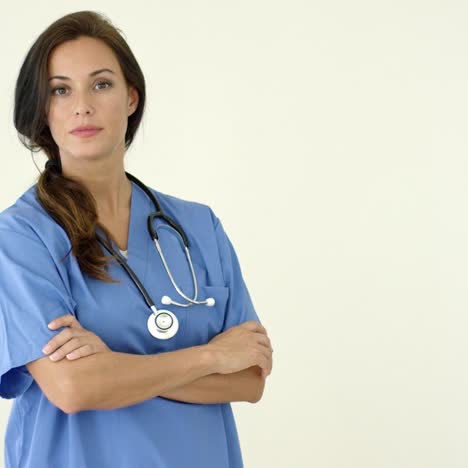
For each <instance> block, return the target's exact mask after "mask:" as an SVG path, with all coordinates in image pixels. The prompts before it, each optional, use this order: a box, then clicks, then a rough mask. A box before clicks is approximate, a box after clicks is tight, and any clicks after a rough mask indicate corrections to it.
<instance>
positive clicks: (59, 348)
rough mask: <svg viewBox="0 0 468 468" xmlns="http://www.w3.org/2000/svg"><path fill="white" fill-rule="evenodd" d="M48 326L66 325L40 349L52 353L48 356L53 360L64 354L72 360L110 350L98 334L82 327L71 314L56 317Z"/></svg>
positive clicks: (54, 327) (52, 327) (58, 326)
mask: <svg viewBox="0 0 468 468" xmlns="http://www.w3.org/2000/svg"><path fill="white" fill-rule="evenodd" d="M48 327H49V329H51V330H55V329H56V328H60V327H66V328H65V329H64V330H62V331H61V332H60V333H58V334H57V335H55V336H54V337H53V338H52V339H51V340H50V341H49V342H48V343H47V344H46V346H44V348H43V349H42V351H43V352H44V353H45V354H50V353H53V354H52V355H51V356H49V357H50V359H51V360H53V361H55V362H56V361H60V360H61V359H63V358H64V357H65V356H66V357H67V359H68V360H73V359H79V358H81V357H85V356H89V355H91V354H95V353H100V352H108V351H112V350H111V349H110V348H109V347H108V346H107V345H106V343H104V341H102V340H101V338H99V336H97V335H96V334H94V333H93V332H90V331H89V330H86V328H83V327H82V326H81V324H80V322H78V320H77V319H76V318H75V316H73V315H72V314H65V315H62V316H60V317H57V318H56V319H54V320H53V321H52V322H50V323H49V325H48ZM47 346H49V347H50V348H47ZM46 348H47V349H46ZM54 351H55V352H54Z"/></svg>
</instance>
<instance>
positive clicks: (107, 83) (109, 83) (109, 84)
mask: <svg viewBox="0 0 468 468" xmlns="http://www.w3.org/2000/svg"><path fill="white" fill-rule="evenodd" d="M98 85H107V87H108V88H110V87H112V83H111V82H110V81H106V80H103V81H98V82H97V83H96V86H98ZM107 87H106V88H99V89H107ZM67 88H68V86H67ZM59 89H66V88H65V87H63V86H57V87H56V88H53V89H52V90H51V91H50V94H53V95H55V96H63V95H64V94H62V93H58V94H57V93H56V92H55V91H58V90H59Z"/></svg>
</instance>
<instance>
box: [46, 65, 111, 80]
mask: <svg viewBox="0 0 468 468" xmlns="http://www.w3.org/2000/svg"><path fill="white" fill-rule="evenodd" d="M102 72H109V73H112V74H114V75H115V72H113V71H112V70H111V69H109V68H100V69H99V70H94V71H93V72H91V73H90V74H89V76H95V75H98V74H99V73H102ZM53 79H59V80H70V78H69V77H68V76H62V75H55V76H51V77H50V78H49V79H48V80H47V81H51V80H53Z"/></svg>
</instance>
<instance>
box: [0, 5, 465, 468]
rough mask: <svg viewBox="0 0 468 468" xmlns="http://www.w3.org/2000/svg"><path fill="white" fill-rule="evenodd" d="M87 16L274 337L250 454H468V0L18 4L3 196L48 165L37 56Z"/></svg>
mask: <svg viewBox="0 0 468 468" xmlns="http://www.w3.org/2000/svg"><path fill="white" fill-rule="evenodd" d="M83 9H93V10H96V11H99V12H102V13H104V14H105V15H106V16H108V17H109V18H110V19H111V20H112V22H113V23H114V25H115V26H117V27H119V28H120V29H122V31H123V32H124V35H125V38H126V40H127V41H128V43H129V45H130V47H131V48H132V50H133V52H134V54H135V56H136V57H137V59H138V61H139V63H140V65H141V67H142V69H143V72H144V74H145V77H146V80H147V93H148V95H147V109H146V115H145V116H144V120H143V125H142V127H141V128H140V131H139V133H138V135H137V138H136V140H135V142H134V144H133V146H132V148H131V150H129V152H128V153H127V156H126V169H127V170H128V171H129V172H131V173H133V174H135V175H136V176H137V177H139V178H141V179H142V180H143V181H144V182H145V183H146V184H148V185H150V186H152V187H154V188H156V189H158V190H161V191H163V192H165V193H169V194H172V195H175V196H178V197H181V198H185V199H189V200H195V201H200V202H203V203H206V204H208V205H209V206H211V207H212V208H213V210H214V211H215V213H216V214H217V215H218V216H219V217H220V219H221V220H222V222H223V224H224V226H225V228H226V231H227V233H228V235H229V236H230V238H231V240H232V242H233V244H234V246H235V248H236V251H237V254H238V256H239V260H240V263H241V266H242V271H243V274H244V278H245V281H246V283H247V286H248V288H249V291H250V293H251V296H252V299H253V301H254V304H255V306H256V310H257V313H258V315H259V316H260V317H261V320H262V322H263V323H264V325H265V326H266V328H267V330H268V333H269V336H270V339H271V340H272V344H273V348H274V354H273V357H274V366H273V372H272V374H271V375H270V376H269V377H268V379H267V383H266V388H265V392H264V396H263V399H262V400H261V401H260V402H259V403H257V404H249V403H233V408H234V411H235V415H236V421H237V427H238V430H239V436H240V440H241V446H242V451H243V456H244V461H245V466H246V468H263V467H275V468H276V467H285V466H290V467H294V468H309V467H317V468H350V467H356V468H376V467H378V468H435V467H438V468H439V467H440V468H458V467H460V468H461V467H464V468H466V466H468V445H467V444H466V432H467V427H466V421H467V420H468V404H467V399H468V378H467V361H468V349H467V344H466V339H465V336H466V330H467V327H468V317H467V313H466V312H467V305H468V299H467V294H466V292H467V288H466V285H467V281H468V267H467V265H468V217H467V216H466V206H467V204H468V184H467V176H468V158H467V154H468V138H467V131H466V128H467V123H468V113H467V109H468V91H467V90H468V86H467V79H468V65H467V63H468V61H467V55H468V54H467V52H468V50H467V45H468V28H467V24H468V22H467V20H468V4H467V3H466V2H464V1H461V0H460V1H450V0H444V1H442V0H440V1H432V0H429V1H428V0H425V1H422V0H421V1H416V0H398V1H391V2H390V1H363V0H356V1H353V2H349V1H343V0H341V1H336V0H328V1H320V2H317V1H310V0H309V1H306V0H304V1H298V0H289V1H260V0H249V1H245V0H240V1H239V0H238V1H236V2H228V1H219V0H218V1H214V0H213V1H205V0H199V1H197V2H190V1H187V0H185V1H177V2H162V1H155V2H151V3H149V2H143V1H140V0H134V1H132V2H130V3H129V2H115V1H113V2H111V1H94V2H77V1H69V2H66V3H63V2H58V1H55V0H50V1H48V2H47V3H43V2H32V1H30V2H20V3H16V4H15V3H9V4H8V6H4V7H3V9H2V18H3V20H4V21H2V23H3V25H2V28H1V30H0V44H1V46H0V47H1V49H2V54H1V57H2V66H1V68H2V73H1V75H0V91H1V92H0V109H1V110H2V112H1V114H0V134H1V140H2V155H1V167H2V169H1V172H0V183H1V191H0V208H1V209H4V208H6V207H7V206H9V205H10V204H12V203H14V201H15V200H16V199H17V198H18V197H19V196H20V195H21V194H22V193H23V192H24V191H25V190H26V189H27V188H28V187H29V186H30V185H32V184H33V183H34V182H35V181H36V177H37V175H38V170H37V168H36V167H35V165H34V163H33V161H32V159H31V155H30V153H29V152H28V151H27V150H26V149H24V148H23V147H22V146H21V144H20V143H19V141H18V138H17V135H16V131H15V129H14V127H13V123H12V116H13V93H14V85H15V80H16V77H17V74H18V71H19V67H20V65H21V63H22V61H23V59H24V56H25V54H26V52H27V50H28V49H29V47H30V46H31V45H32V43H33V41H34V40H35V39H36V37H37V35H39V34H40V33H41V32H42V31H43V30H44V29H45V28H46V27H47V26H48V25H49V24H50V23H51V22H52V21H54V20H56V19H57V18H59V17H61V16H62V15H64V14H67V13H70V12H72V11H77V10H83ZM35 160H36V163H37V164H38V166H39V168H40V169H42V168H43V165H44V162H45V157H44V155H42V154H41V153H39V154H36V155H35ZM0 281H1V279H0ZM10 405H11V401H8V400H1V401H0V431H1V432H2V433H3V434H4V432H5V428H6V423H7V418H8V415H9V410H10ZM44 430H47V428H44ZM1 448H2V447H1ZM0 463H1V462H0Z"/></svg>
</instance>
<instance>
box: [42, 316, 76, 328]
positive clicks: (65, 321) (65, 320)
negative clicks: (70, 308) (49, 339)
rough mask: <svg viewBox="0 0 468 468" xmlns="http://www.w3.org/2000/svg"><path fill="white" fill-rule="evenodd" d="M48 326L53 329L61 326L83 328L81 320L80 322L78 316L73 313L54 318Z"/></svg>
mask: <svg viewBox="0 0 468 468" xmlns="http://www.w3.org/2000/svg"><path fill="white" fill-rule="evenodd" d="M47 326H48V327H49V329H51V330H55V329H56V328H59V327H73V328H83V327H82V326H81V324H80V322H78V320H77V319H76V317H75V316H74V315H72V314H65V315H61V316H60V317H57V318H55V319H54V320H52V321H51V322H50V323H49V324H48V325H47Z"/></svg>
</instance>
